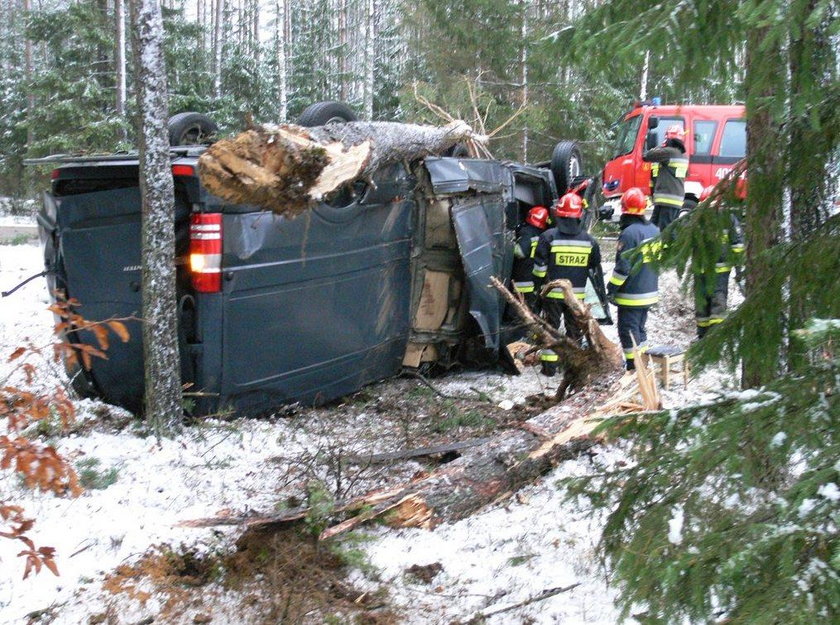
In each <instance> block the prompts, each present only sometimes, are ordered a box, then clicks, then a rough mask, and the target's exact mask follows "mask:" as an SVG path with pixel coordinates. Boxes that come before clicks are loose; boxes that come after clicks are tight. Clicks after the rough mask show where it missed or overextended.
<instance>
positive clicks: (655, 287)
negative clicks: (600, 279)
mask: <svg viewBox="0 0 840 625" xmlns="http://www.w3.org/2000/svg"><path fill="white" fill-rule="evenodd" d="M658 235H659V228H657V227H656V226H654V225H653V224H652V223H650V222H649V221H647V220H646V219H645V218H644V217H641V216H633V217H631V218H630V223H629V225H628V226H627V227H626V228H624V229H623V230H622V231H621V234H620V235H619V237H618V246H617V249H616V254H615V268H614V269H613V273H612V276H611V277H610V280H609V283H608V285H607V289H608V291H609V292H610V293H613V294H614V295H615V302H616V304H617V305H619V306H631V307H646V306H652V305H653V304H655V303H656V302H658V301H659V275H658V274H657V272H656V271H655V270H654V269H653V267H652V266H651V263H652V261H654V260H656V259H657V257H658V255H659V251H660V248H661V243H660V242H659V241H658V240H656V241H654V240H653V239H655V238H656V237H657V236H658ZM637 248H638V249H640V250H641V252H642V259H641V260H642V264H641V265H639V266H638V267H635V265H636V263H637V262H638V257H637V256H636V255H635V254H634V253H633V252H632V250H635V249H637Z"/></svg>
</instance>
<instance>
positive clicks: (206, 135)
mask: <svg viewBox="0 0 840 625" xmlns="http://www.w3.org/2000/svg"><path fill="white" fill-rule="evenodd" d="M168 126H169V145H172V146H177V145H207V144H208V143H211V142H212V140H213V139H214V138H215V135H216V133H217V132H218V131H219V127H218V126H217V125H216V122H214V121H213V120H212V119H210V118H209V117H207V115H202V114H201V113H192V112H187V113H178V114H177V115H173V116H172V117H170V118H169V124H168Z"/></svg>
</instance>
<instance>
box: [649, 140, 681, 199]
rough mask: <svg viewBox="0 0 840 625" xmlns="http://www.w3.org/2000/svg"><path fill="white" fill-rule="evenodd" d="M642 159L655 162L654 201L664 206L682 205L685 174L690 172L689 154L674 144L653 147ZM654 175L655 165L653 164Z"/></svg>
mask: <svg viewBox="0 0 840 625" xmlns="http://www.w3.org/2000/svg"><path fill="white" fill-rule="evenodd" d="M642 160H645V161H648V162H650V163H655V164H657V165H658V166H657V167H656V174H655V177H656V181H655V183H654V186H653V203H654V204H660V205H662V206H676V207H682V205H683V200H684V199H685V176H686V173H688V156H686V154H685V152H684V151H683V150H680V149H679V148H677V147H673V146H662V147H657V148H651V149H650V150H648V151H647V152H645V153H644V154H643V155H642ZM651 175H652V176H653V175H654V174H653V166H651Z"/></svg>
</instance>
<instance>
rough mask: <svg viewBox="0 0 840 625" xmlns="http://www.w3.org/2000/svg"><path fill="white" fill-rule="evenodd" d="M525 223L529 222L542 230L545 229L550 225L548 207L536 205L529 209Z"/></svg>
mask: <svg viewBox="0 0 840 625" xmlns="http://www.w3.org/2000/svg"><path fill="white" fill-rule="evenodd" d="M525 223H529V224H531V225H532V226H534V227H536V228H539V229H540V230H545V227H546V226H547V225H548V209H547V208H546V207H545V206H534V207H533V208H532V209H531V210H529V211H528V216H527V217H526V218H525Z"/></svg>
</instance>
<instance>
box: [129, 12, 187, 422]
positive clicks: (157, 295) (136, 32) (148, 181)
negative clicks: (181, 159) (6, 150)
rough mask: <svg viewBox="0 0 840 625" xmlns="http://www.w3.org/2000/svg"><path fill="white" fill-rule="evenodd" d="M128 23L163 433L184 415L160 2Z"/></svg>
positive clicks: (148, 352)
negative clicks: (130, 36)
mask: <svg viewBox="0 0 840 625" xmlns="http://www.w3.org/2000/svg"><path fill="white" fill-rule="evenodd" d="M131 22H132V25H133V28H132V44H133V48H134V57H135V58H136V59H138V63H137V88H136V94H137V110H138V112H139V118H140V128H139V129H138V133H137V134H138V136H139V143H140V193H141V196H142V205H143V208H142V211H143V213H142V269H141V272H142V273H141V275H142V284H143V321H144V324H143V359H144V369H145V383H146V397H145V403H146V406H145V411H146V416H147V418H148V419H149V420H150V422H151V423H152V426H153V427H154V429H155V431H156V433H157V435H158V437H160V436H161V435H162V434H163V433H164V432H165V431H166V430H168V429H170V428H171V427H172V426H174V425H175V424H176V423H178V421H179V420H180V418H181V415H182V414H183V413H182V409H181V369H180V358H179V352H178V338H177V318H176V306H175V302H176V294H175V228H174V226H173V224H174V223H175V193H174V188H173V181H172V172H171V170H170V163H169V141H168V133H167V127H166V122H167V118H168V114H167V104H166V101H167V92H166V65H165V62H164V56H163V20H162V18H161V10H160V5H159V4H158V0H131Z"/></svg>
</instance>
